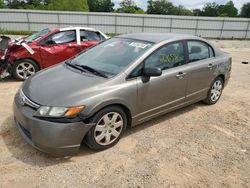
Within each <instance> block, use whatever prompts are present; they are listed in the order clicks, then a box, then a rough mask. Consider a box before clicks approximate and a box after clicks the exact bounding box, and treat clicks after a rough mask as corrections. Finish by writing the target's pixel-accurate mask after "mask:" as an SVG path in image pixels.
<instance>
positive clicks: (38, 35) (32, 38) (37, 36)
mask: <svg viewBox="0 0 250 188" xmlns="http://www.w3.org/2000/svg"><path fill="white" fill-rule="evenodd" d="M49 32H50V30H49V29H43V30H42V31H39V32H36V33H34V34H33V35H30V36H28V37H26V38H25V42H27V43H28V42H32V41H36V40H39V39H40V38H41V37H43V36H44V35H47V34H48V33H49Z"/></svg>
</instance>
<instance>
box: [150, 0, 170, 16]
mask: <svg viewBox="0 0 250 188" xmlns="http://www.w3.org/2000/svg"><path fill="white" fill-rule="evenodd" d="M173 9H174V5H173V3H171V2H169V1H167V0H156V1H154V0H148V10H147V13H148V14H166V15H170V14H172V13H173Z"/></svg>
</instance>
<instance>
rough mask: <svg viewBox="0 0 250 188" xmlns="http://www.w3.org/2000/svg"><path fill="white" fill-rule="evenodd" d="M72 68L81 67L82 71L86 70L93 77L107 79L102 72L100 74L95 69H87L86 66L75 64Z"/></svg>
mask: <svg viewBox="0 0 250 188" xmlns="http://www.w3.org/2000/svg"><path fill="white" fill-rule="evenodd" d="M74 66H77V67H81V68H83V69H85V70H87V71H89V72H91V73H93V74H95V75H98V76H101V77H103V78H108V76H107V75H105V74H103V73H102V72H100V71H98V70H96V69H94V68H92V67H89V66H87V65H78V64H75V65H74Z"/></svg>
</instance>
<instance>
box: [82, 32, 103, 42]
mask: <svg viewBox="0 0 250 188" xmlns="http://www.w3.org/2000/svg"><path fill="white" fill-rule="evenodd" d="M80 37H81V41H93V40H104V37H103V36H102V35H101V34H100V33H99V32H94V31H86V30H81V31H80Z"/></svg>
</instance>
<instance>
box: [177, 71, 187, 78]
mask: <svg viewBox="0 0 250 188" xmlns="http://www.w3.org/2000/svg"><path fill="white" fill-rule="evenodd" d="M186 74H187V73H185V72H179V73H178V74H177V75H175V77H176V78H179V79H182V78H183V77H184V76H186Z"/></svg>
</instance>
